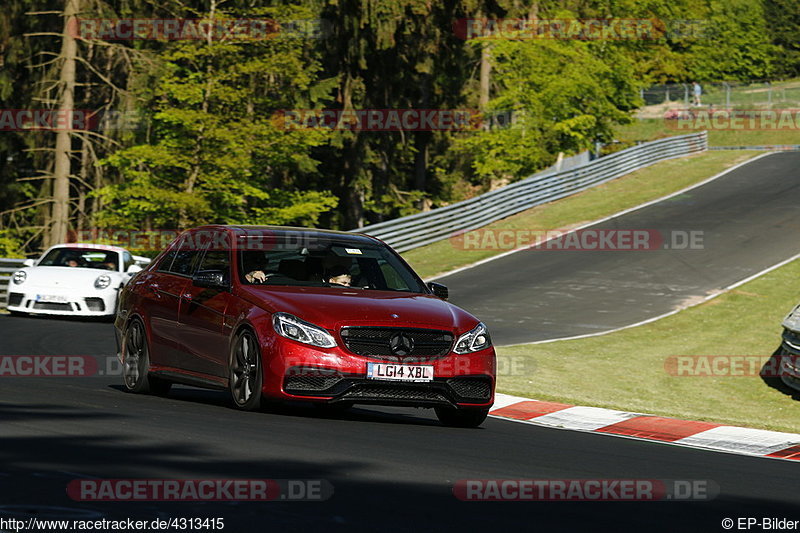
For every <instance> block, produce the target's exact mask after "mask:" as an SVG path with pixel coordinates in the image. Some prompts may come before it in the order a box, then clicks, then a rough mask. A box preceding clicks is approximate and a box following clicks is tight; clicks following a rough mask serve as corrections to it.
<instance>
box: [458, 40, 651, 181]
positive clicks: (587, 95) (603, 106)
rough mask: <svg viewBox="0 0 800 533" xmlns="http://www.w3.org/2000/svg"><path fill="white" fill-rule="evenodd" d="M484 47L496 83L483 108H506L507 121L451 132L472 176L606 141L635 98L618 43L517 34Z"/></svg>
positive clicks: (496, 173)
mask: <svg viewBox="0 0 800 533" xmlns="http://www.w3.org/2000/svg"><path fill="white" fill-rule="evenodd" d="M491 54H492V57H493V64H494V69H495V83H497V84H498V85H499V86H500V90H499V91H498V93H499V95H498V96H497V97H496V98H494V99H493V100H492V101H491V103H490V109H489V113H488V114H489V115H491V114H493V113H502V114H505V113H508V112H511V114H512V117H513V122H512V124H511V125H510V126H509V127H500V128H496V129H491V130H488V131H483V132H480V133H478V134H473V135H465V136H463V137H462V138H461V139H459V142H458V144H457V149H458V150H461V151H463V152H464V153H466V154H472V155H473V157H474V161H473V166H474V169H475V173H476V174H477V175H478V176H479V177H484V178H492V177H493V178H505V179H510V180H516V179H521V178H524V177H525V176H527V175H529V174H531V173H533V172H534V171H536V170H538V169H541V168H542V167H545V166H547V165H549V164H551V163H552V162H553V161H554V159H555V156H556V155H557V154H558V152H560V151H563V152H569V153H574V152H579V151H581V150H585V149H588V148H591V147H592V146H593V144H594V142H595V141H608V140H610V139H611V138H612V126H613V125H614V124H617V123H625V122H627V121H629V120H630V119H629V114H628V111H629V110H631V109H633V108H634V107H635V105H636V104H637V101H636V97H635V94H636V91H635V89H636V85H635V84H634V82H633V76H632V71H633V65H632V62H631V61H630V60H629V59H627V58H626V56H625V55H624V54H623V53H622V52H621V51H620V49H619V48H615V47H609V48H606V49H603V48H602V47H599V46H597V45H596V44H594V43H583V42H577V41H556V40H520V41H500V42H497V43H494V44H492V46H491Z"/></svg>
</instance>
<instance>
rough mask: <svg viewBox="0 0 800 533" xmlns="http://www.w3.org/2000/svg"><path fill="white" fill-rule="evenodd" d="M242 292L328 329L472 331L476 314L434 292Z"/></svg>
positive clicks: (310, 289) (259, 288)
mask: <svg viewBox="0 0 800 533" xmlns="http://www.w3.org/2000/svg"><path fill="white" fill-rule="evenodd" d="M242 291H243V294H242V296H243V297H244V298H245V299H247V300H249V301H250V302H252V303H253V304H255V305H258V306H259V307H261V308H262V309H264V310H266V311H268V312H270V313H275V312H285V313H291V314H293V315H295V316H297V317H299V318H301V319H303V320H306V321H308V322H312V323H314V324H317V325H318V326H322V327H324V328H326V329H330V330H336V329H338V328H340V327H342V326H346V325H349V326H357V325H376V326H395V327H401V326H405V327H425V328H437V329H447V330H451V331H456V332H459V333H460V332H463V331H468V330H470V329H472V328H473V327H475V326H476V325H477V324H478V319H476V318H475V317H474V316H472V315H471V314H469V313H467V312H466V311H464V310H463V309H461V308H459V307H456V306H455V305H453V304H450V303H448V302H445V301H443V300H441V299H439V298H437V297H435V296H432V295H429V294H415V293H406V292H394V291H376V290H363V289H339V288H327V287H325V288H318V287H278V286H269V287H263V286H245V287H242Z"/></svg>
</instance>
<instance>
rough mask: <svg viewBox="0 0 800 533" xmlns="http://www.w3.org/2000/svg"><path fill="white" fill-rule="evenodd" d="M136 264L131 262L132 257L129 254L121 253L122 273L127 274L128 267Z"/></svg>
mask: <svg viewBox="0 0 800 533" xmlns="http://www.w3.org/2000/svg"><path fill="white" fill-rule="evenodd" d="M135 263H136V262H135V261H134V260H133V256H132V255H131V253H130V252H127V251H126V252H123V253H122V271H123V272H127V271H128V267H129V266H131V265H133V264H135Z"/></svg>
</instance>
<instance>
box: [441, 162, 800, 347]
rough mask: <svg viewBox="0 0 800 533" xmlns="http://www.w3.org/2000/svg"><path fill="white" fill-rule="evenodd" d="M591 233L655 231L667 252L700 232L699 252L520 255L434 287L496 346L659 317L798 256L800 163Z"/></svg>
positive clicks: (740, 175) (725, 183) (741, 173)
mask: <svg viewBox="0 0 800 533" xmlns="http://www.w3.org/2000/svg"><path fill="white" fill-rule="evenodd" d="M590 229H593V230H594V229H602V230H619V229H624V230H655V231H657V232H660V233H661V235H663V236H664V237H665V239H664V245H667V246H673V244H674V245H678V246H682V245H683V244H684V241H683V238H684V236H686V235H687V234H688V233H689V232H702V245H703V247H702V249H664V248H661V249H656V250H641V251H631V250H627V251H623V250H603V251H595V250H591V251H590V250H554V249H550V250H536V249H531V250H523V251H520V252H517V253H514V254H510V255H507V256H505V257H501V258H499V259H496V260H494V261H489V262H487V263H484V264H482V265H478V266H476V267H475V268H471V269H468V270H464V271H461V272H456V273H454V274H452V275H448V276H444V277H441V278H439V279H438V280H437V281H441V282H442V283H444V284H446V285H447V286H448V287H449V289H450V295H451V298H450V301H452V302H453V303H455V304H456V305H459V306H460V307H463V308H464V309H467V310H468V311H470V312H472V313H473V314H475V315H476V316H478V317H480V318H481V319H482V320H484V321H485V322H486V323H487V325H488V326H489V331H490V332H491V334H492V337H493V339H494V341H495V344H498V345H505V344H516V343H524V342H532V341H540V340H546V339H556V338H564V337H572V336H576V335H585V334H591V333H598V332H602V331H607V330H610V329H614V328H618V327H622V326H627V325H630V324H634V323H637V322H640V321H642V320H646V319H649V318H652V317H656V316H660V315H662V314H664V313H668V312H670V311H672V310H673V309H676V308H679V307H682V306H685V305H686V304H687V303H690V302H692V301H696V300H697V299H698V298H702V297H704V296H706V295H709V294H711V293H714V292H715V291H719V290H720V289H723V288H725V287H727V286H728V285H730V284H732V283H735V282H737V281H740V280H742V279H745V278H747V277H749V276H751V275H753V274H756V273H758V272H760V271H761V270H763V269H765V268H768V267H770V266H772V265H774V264H776V263H779V262H780V261H782V260H785V259H787V258H789V257H792V256H794V255H795V254H798V253H800V239H798V238H797V235H798V234H799V232H800V153H798V152H783V153H778V154H774V155H770V156H767V157H763V158H761V159H759V160H757V161H753V162H752V163H748V164H747V165H744V166H742V167H739V168H738V169H736V170H734V171H732V172H730V173H729V174H727V175H725V176H723V177H721V178H719V179H716V180H714V181H712V182H710V183H707V184H705V185H703V186H701V187H697V188H695V189H692V190H690V191H687V192H686V193H684V194H681V195H678V196H675V197H672V198H669V199H667V200H665V201H662V202H659V203H657V204H653V205H651V206H648V207H645V208H643V209H640V210H637V211H633V212H630V213H628V214H625V215H622V216H620V217H617V218H613V219H610V220H607V221H605V222H602V223H599V224H596V225H594V226H591V228H590ZM673 232H676V233H673ZM673 235H675V237H674V239H675V240H674V242H673V241H672V239H673V237H672V236H673ZM489 242H491V241H489Z"/></svg>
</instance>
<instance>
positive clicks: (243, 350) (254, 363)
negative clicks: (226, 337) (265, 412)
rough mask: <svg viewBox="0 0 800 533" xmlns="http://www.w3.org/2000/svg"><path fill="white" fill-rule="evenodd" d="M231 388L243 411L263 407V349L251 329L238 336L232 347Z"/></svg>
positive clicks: (235, 400)
mask: <svg viewBox="0 0 800 533" xmlns="http://www.w3.org/2000/svg"><path fill="white" fill-rule="evenodd" d="M228 383H229V389H230V392H231V399H232V400H233V403H234V405H235V406H236V407H237V408H238V409H241V410H243V411H256V410H258V409H261V399H262V396H261V385H262V383H263V375H262V373H261V350H259V349H258V341H257V340H256V337H255V335H253V333H252V332H250V331H249V330H244V331H242V332H241V333H239V334H238V335H237V336H236V340H235V341H234V343H233V347H232V349H231V358H230V369H229V378H228Z"/></svg>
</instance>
